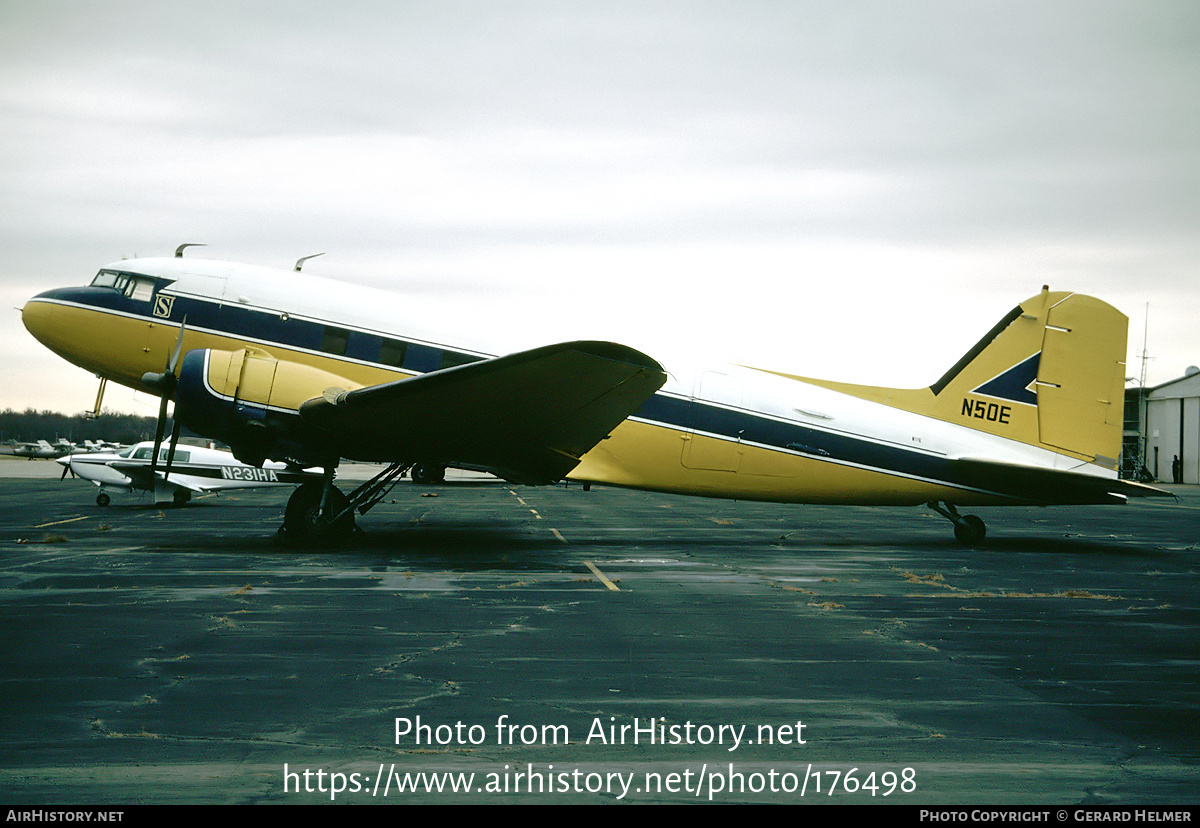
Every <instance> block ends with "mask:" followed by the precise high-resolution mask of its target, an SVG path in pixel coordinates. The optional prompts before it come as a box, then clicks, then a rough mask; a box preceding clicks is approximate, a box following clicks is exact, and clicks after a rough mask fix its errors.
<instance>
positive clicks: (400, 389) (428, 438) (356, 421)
mask: <svg viewBox="0 0 1200 828" xmlns="http://www.w3.org/2000/svg"><path fill="white" fill-rule="evenodd" d="M665 381H666V374H665V373H663V370H662V366H661V365H659V364H658V363H657V362H655V361H654V360H652V359H650V358H649V357H647V356H646V355H645V354H642V353H640V352H638V351H635V350H633V349H632V348H627V347H625V346H623V345H617V344H615V343H611V342H568V343H563V344H559V345H550V346H546V347H544V348H536V349H534V350H531V351H522V352H520V353H516V354H509V355H508V356H503V357H496V358H494V359H487V360H482V361H480V362H473V363H470V364H467V365H460V366H457V367H454V368H446V369H444V370H441V371H434V372H431V373H428V374H423V375H421V376H417V377H411V378H407V379H403V380H397V381H395V382H390V383H385V384H383V385H375V386H370V387H367V388H360V389H356V390H353V391H345V392H339V393H326V394H324V395H322V396H321V397H318V398H315V399H312V400H309V401H307V402H305V403H304V404H303V405H302V406H301V407H300V414H301V416H302V417H303V418H304V419H305V421H306V422H308V423H309V424H311V425H313V426H315V427H316V428H319V429H321V430H322V431H325V432H327V433H328V434H329V435H330V437H331V438H333V439H334V440H335V441H336V442H337V444H338V445H339V447H340V450H341V455H342V456H343V457H351V458H354V459H358V460H374V461H391V460H401V461H413V462H416V461H421V462H438V463H443V464H447V465H456V464H457V465H463V466H468V467H471V468H483V469H488V470H491V471H494V472H496V473H497V474H500V475H501V476H503V477H506V478H508V479H511V480H516V481H519V482H525V483H549V482H553V481H556V480H559V479H561V478H562V477H563V476H564V475H566V473H567V472H569V471H570V470H571V469H573V468H574V467H575V465H576V464H577V463H578V462H579V458H580V457H582V456H583V455H584V454H585V453H586V452H587V451H588V450H589V449H591V448H592V447H593V446H594V445H596V443H598V442H600V441H601V440H603V439H604V438H605V437H606V436H607V435H608V434H609V432H611V431H612V430H613V429H614V428H616V427H617V426H618V425H619V424H620V423H621V422H622V421H623V420H624V419H625V418H626V417H628V416H629V415H630V414H632V413H633V412H634V411H636V410H637V409H638V407H640V406H641V405H642V403H644V402H645V401H646V400H647V399H649V398H650V397H651V396H652V395H653V394H654V392H655V391H657V390H658V389H659V388H660V387H661V386H662V384H663V383H664V382H665Z"/></svg>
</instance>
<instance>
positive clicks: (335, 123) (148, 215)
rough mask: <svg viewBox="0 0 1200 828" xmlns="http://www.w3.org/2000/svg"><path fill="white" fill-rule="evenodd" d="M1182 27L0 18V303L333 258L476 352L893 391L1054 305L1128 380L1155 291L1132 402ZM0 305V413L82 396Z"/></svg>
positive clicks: (405, 15)
mask: <svg viewBox="0 0 1200 828" xmlns="http://www.w3.org/2000/svg"><path fill="white" fill-rule="evenodd" d="M1198 39H1200V3H1196V2H1194V0H1182V1H1181V2H1147V1H1146V0H1140V1H1139V2H1103V0H1085V1H1084V2H1027V3H1022V2H1014V0H1003V2H994V3H992V2H962V0H947V1H946V2H913V1H912V0H906V2H890V1H889V2H852V1H850V0H838V2H810V1H809V0H792V1H791V2H753V0H729V2H701V1H700V0H689V2H653V0H639V1H638V2H614V1H613V0H607V1H606V2H583V1H580V2H571V1H569V0H558V2H504V1H503V0H491V1H490V2H484V1H483V0H479V2H454V1H453V0H435V1H431V2H415V1H414V0H390V1H389V2H355V0H342V2H337V3H331V2H328V1H327V0H321V2H309V3H306V2H269V3H268V2H257V3H256V2H243V1H241V0H239V2H229V3H226V2H214V0H204V2H197V3H188V2H179V0H172V2H159V1H158V0H156V1H155V2H84V0H70V2H53V1H52V0H51V1H50V2H47V0H39V2H37V3H29V2H24V1H21V2H15V1H14V0H0V142H2V144H0V146H2V148H3V151H2V152H0V198H2V199H3V204H4V220H3V222H2V223H0V251H2V253H3V259H2V262H0V290H2V291H3V298H4V300H5V301H6V303H7V306H8V307H10V308H11V307H20V306H21V305H22V304H23V303H24V301H25V300H26V299H28V298H29V297H30V296H32V295H33V294H35V293H37V292H39V291H41V290H45V289H47V288H51V287H57V286H64V285H74V284H82V283H85V282H87V281H88V280H90V278H91V276H92V275H93V274H94V273H95V271H96V270H97V269H98V268H99V267H100V266H102V265H104V264H107V263H109V262H111V261H114V260H117V259H120V258H122V257H126V256H135V255H141V256H148V255H170V253H171V252H172V251H173V250H174V248H175V246H176V245H178V244H179V243H181V242H207V243H208V245H209V247H208V248H205V249H204V251H203V252H202V253H201V254H200V255H205V256H212V257H216V258H222V259H232V260H236V261H247V262H252V263H255V264H267V265H278V266H282V267H290V266H291V264H292V263H293V262H294V261H295V260H296V259H297V258H299V257H300V256H303V255H306V254H310V253H318V252H322V251H324V252H325V253H326V254H327V255H326V256H324V257H323V258H321V259H316V260H313V261H312V262H310V263H309V264H308V265H306V267H305V269H306V271H308V272H311V273H314V274H319V275H327V276H332V277H335V278H339V279H343V280H346V281H352V282H359V283H363V284H368V285H372V286H376V287H382V288H387V289H390V290H394V291H397V292H399V293H401V294H403V295H405V296H406V297H408V299H409V300H410V302H411V307H412V312H413V321H416V322H420V323H421V324H422V325H423V326H431V327H439V326H442V325H444V326H445V327H446V328H447V329H449V330H467V331H471V332H472V334H473V338H475V337H477V336H481V335H482V336H484V337H487V336H489V335H491V334H492V333H495V334H496V335H497V336H499V337H500V338H502V339H503V340H504V341H506V342H514V343H515V344H518V345H520V344H526V345H531V346H532V345H537V344H545V343H548V342H552V341H559V340H563V339H574V338H581V337H585V336H586V337H603V338H607V339H614V340H617V341H622V342H626V343H628V344H631V345H635V346H638V347H642V348H644V349H646V350H647V351H648V352H650V353H651V354H652V355H655V354H656V353H659V350H658V349H660V348H661V349H663V352H665V351H667V350H669V351H671V352H679V351H680V350H683V351H684V352H686V353H697V354H701V353H702V354H707V355H713V356H715V357H717V358H720V359H727V360H729V361H736V362H741V363H745V364H750V365H755V366H760V367H767V368H773V369H778V370H784V371H790V372H793V373H800V374H808V375H813V376H823V377H830V378H834V379H844V380H849V381H855V382H867V383H871V384H880V385H897V386H913V387H915V386H924V385H928V384H929V383H930V382H932V381H933V380H935V379H936V378H937V377H939V376H940V375H941V374H942V373H943V372H944V371H945V370H946V369H947V368H948V367H949V366H950V365H951V364H952V363H953V362H955V361H956V360H957V358H958V357H959V356H960V355H961V354H962V353H963V352H965V351H966V350H967V349H968V348H969V347H970V346H971V345H972V344H973V343H974V342H975V340H976V339H978V338H979V337H980V336H981V335H982V334H983V333H984V332H986V331H987V330H988V329H989V328H990V327H991V326H992V325H993V324H994V323H995V322H996V321H998V320H999V319H1000V318H1001V317H1002V316H1003V315H1004V314H1005V313H1006V312H1007V311H1008V310H1009V309H1010V308H1012V307H1013V306H1014V305H1015V304H1016V303H1017V302H1019V301H1021V300H1023V299H1025V298H1027V297H1029V296H1031V295H1033V294H1035V293H1037V292H1038V291H1039V290H1040V288H1041V286H1042V285H1043V284H1045V283H1048V284H1049V285H1050V286H1051V288H1052V289H1056V290H1057V289H1069V290H1075V291H1080V292H1087V293H1091V294H1094V295H1097V296H1099V297H1101V298H1103V299H1105V300H1106V301H1109V302H1111V303H1112V304H1114V305H1116V306H1117V307H1118V308H1120V309H1121V310H1122V311H1124V312H1125V313H1126V314H1128V315H1129V316H1130V320H1131V324H1130V357H1131V363H1130V365H1129V368H1128V373H1129V374H1130V375H1137V374H1138V373H1139V372H1140V368H1141V364H1140V362H1139V361H1136V360H1135V359H1134V357H1135V355H1137V354H1139V353H1140V352H1141V349H1142V340H1143V327H1144V324H1145V319H1146V306H1147V303H1148V304H1149V343H1148V347H1149V353H1150V355H1151V356H1152V357H1153V359H1152V360H1151V361H1150V362H1149V368H1148V380H1149V384H1156V383H1160V382H1164V381H1166V380H1169V379H1173V378H1175V377H1177V376H1180V375H1182V374H1183V371H1184V368H1185V367H1186V366H1188V365H1190V364H1194V363H1200V341H1198V338H1197V336H1196V334H1195V330H1196V325H1195V322H1196V319H1197V314H1196V308H1197V297H1198V294H1200V278H1197V277H1198V275H1200V273H1198V269H1200V268H1198V262H1200V255H1198V254H1200V232H1198V230H1200V49H1198V48H1197V47H1196V43H1197V40H1198ZM3 320H4V321H3V323H2V324H0V407H15V408H24V407H26V406H33V407H36V408H52V409H57V410H63V411H69V412H75V411H80V410H83V409H85V408H89V407H90V406H91V404H92V401H93V398H94V395H95V380H94V379H93V378H91V377H90V376H89V375H87V374H86V373H85V372H83V371H82V370H80V369H76V368H73V367H71V366H69V365H68V364H67V363H65V362H64V361H62V360H61V359H59V358H58V357H56V356H54V355H53V354H51V353H50V352H48V351H46V350H45V349H44V348H42V346H40V345H39V344H38V343H37V342H36V341H35V340H33V338H32V337H31V336H29V334H28V333H27V332H26V331H25V329H24V327H23V326H22V325H21V323H20V316H19V313H18V312H17V311H15V310H14V311H10V312H9V313H8V314H7V315H6V316H4V317H3ZM404 322H405V320H403V319H398V320H396V323H397V328H398V329H402V328H403V324H404ZM107 404H108V405H109V406H110V407H112V408H115V409H118V410H123V411H135V412H137V413H143V414H153V413H154V412H155V410H156V403H155V401H154V400H153V399H151V398H149V397H146V396H145V395H140V394H139V395H134V394H132V393H131V392H121V393H117V392H114V391H110V395H109V398H108V400H107ZM50 436H53V435H50Z"/></svg>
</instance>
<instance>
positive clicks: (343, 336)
mask: <svg viewBox="0 0 1200 828" xmlns="http://www.w3.org/2000/svg"><path fill="white" fill-rule="evenodd" d="M349 344H350V332H349V331H344V330H342V329H341V328H330V327H326V328H325V333H324V334H323V335H322V336H321V350H322V351H324V352H325V353H327V354H335V355H337V356H345V354H346V346H347V345H349Z"/></svg>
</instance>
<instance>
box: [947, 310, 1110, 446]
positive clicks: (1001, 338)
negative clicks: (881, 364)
mask: <svg viewBox="0 0 1200 828" xmlns="http://www.w3.org/2000/svg"><path fill="white" fill-rule="evenodd" d="M1128 324H1129V320H1128V319H1127V318H1126V317H1125V315H1124V314H1123V313H1121V312H1120V311H1118V310H1117V309H1116V308H1114V307H1113V306H1111V305H1109V304H1106V303H1105V302H1101V301H1100V300H1099V299H1095V298H1093V297H1091V296H1084V295H1082V294H1078V293H1064V292H1057V293H1051V292H1050V291H1049V290H1048V289H1045V290H1043V291H1042V292H1041V293H1040V294H1038V295H1037V296H1034V297H1032V298H1030V299H1028V300H1026V301H1024V302H1022V303H1021V304H1020V306H1018V307H1017V308H1014V309H1013V310H1012V312H1010V313H1009V314H1008V315H1007V316H1005V317H1004V319H1003V320H1001V322H1000V324H999V325H997V326H996V327H995V328H993V329H992V330H991V331H990V332H989V333H988V335H987V336H986V337H984V338H983V339H982V340H980V342H979V343H978V344H977V345H976V346H975V347H974V348H972V349H971V350H970V351H969V352H968V353H967V354H966V356H964V357H963V358H962V359H961V360H959V362H958V363H957V364H955V366H954V367H953V368H951V369H950V371H948V372H947V373H946V375H945V376H943V377H942V378H941V379H940V380H938V381H937V382H936V383H934V384H933V385H932V386H930V391H932V392H933V401H932V407H931V409H930V410H929V411H927V412H924V413H928V414H929V415H930V416H934V417H937V418H938V419H941V420H945V421H947V422H957V423H960V424H962V425H969V426H971V427H973V428H977V429H980V430H982V431H988V432H991V433H993V434H998V435H1000V436H1003V437H1008V438H1010V439H1014V440H1020V441H1022V442H1025V443H1031V444H1034V445H1041V446H1044V447H1045V448H1048V449H1051V450H1054V451H1058V452H1060V453H1067V454H1070V455H1073V456H1076V457H1078V458H1080V459H1086V460H1089V461H1094V462H1096V463H1098V464H1099V465H1102V466H1105V467H1107V468H1113V469H1115V468H1116V467H1117V459H1116V458H1118V457H1119V456H1120V452H1121V429H1122V422H1123V417H1124V397H1125V337H1126V334H1127V329H1128Z"/></svg>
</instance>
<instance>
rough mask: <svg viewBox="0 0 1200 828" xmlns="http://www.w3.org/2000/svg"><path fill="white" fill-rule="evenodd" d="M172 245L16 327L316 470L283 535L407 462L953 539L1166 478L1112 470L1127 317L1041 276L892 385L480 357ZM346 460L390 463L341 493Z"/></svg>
mask: <svg viewBox="0 0 1200 828" xmlns="http://www.w3.org/2000/svg"><path fill="white" fill-rule="evenodd" d="M188 246H190V245H181V246H180V247H179V249H177V250H176V251H175V256H174V257H171V258H149V259H133V260H128V261H121V262H115V263H113V264H110V265H107V266H105V267H103V268H101V269H100V271H99V273H98V274H97V275H96V276H95V278H94V279H93V280H92V282H91V284H90V285H88V286H86V287H69V288H58V289H54V290H49V291H46V292H44V293H41V294H39V295H38V296H35V297H34V298H32V299H31V300H29V302H27V303H26V305H25V307H24V310H23V320H24V323H25V326H26V328H28V329H29V331H30V332H31V333H32V334H33V335H34V336H35V337H36V338H37V339H38V340H40V341H41V342H42V343H43V344H44V345H46V346H47V347H48V348H50V349H51V350H53V351H55V352H56V353H58V354H60V355H61V356H63V357H64V358H66V359H68V360H70V361H71V362H73V363H75V364H76V365H79V366H81V367H83V368H85V369H87V370H88V371H91V372H93V373H96V374H98V375H99V376H100V377H102V378H105V379H111V380H115V381H117V382H120V383H122V384H124V385H127V386H130V387H132V388H136V389H140V390H143V391H149V392H151V393H154V394H156V395H159V396H160V397H161V398H162V403H161V407H160V416H159V427H158V434H157V435H156V439H155V445H156V446H157V445H159V444H161V443H162V441H163V436H164V435H163V432H164V425H165V422H166V410H167V401H168V399H169V398H174V400H175V422H176V423H177V424H178V423H180V422H182V423H184V424H185V425H187V426H188V428H190V429H191V430H193V431H195V432H196V433H199V434H203V435H205V436H207V437H211V438H214V439H218V440H221V441H223V442H225V443H227V444H228V445H229V446H230V447H231V448H232V449H233V453H234V454H235V455H236V456H237V457H238V458H239V459H241V460H243V461H245V462H247V463H249V464H250V465H252V466H261V465H262V463H263V462H264V461H265V460H267V459H268V458H272V459H275V460H279V461H282V462H284V463H286V464H287V465H288V467H289V468H292V469H300V468H305V467H310V466H317V467H320V468H322V469H323V470H324V474H323V478H322V480H321V481H319V482H308V483H305V484H303V485H301V486H299V487H298V488H297V489H296V491H295V492H294V493H293V494H292V496H291V499H290V500H289V502H288V506H287V510H286V514H285V517H284V527H283V528H284V530H285V533H286V534H287V535H288V536H290V537H293V538H299V539H329V538H338V537H341V536H343V535H344V534H346V533H347V532H349V531H350V530H351V529H352V528H353V525H354V512H355V511H356V510H357V511H358V512H359V513H360V514H363V513H365V512H366V511H367V510H368V509H370V508H371V507H372V506H373V505H374V504H375V503H377V502H378V501H379V500H380V499H381V498H382V497H383V496H384V494H385V493H386V492H387V491H388V490H389V489H390V488H391V486H392V485H394V483H395V482H396V481H397V480H398V479H399V478H400V477H401V476H402V475H403V474H404V473H405V472H406V471H407V470H408V469H410V468H414V469H417V470H418V471H420V472H421V473H423V474H430V473H433V474H434V475H436V471H437V470H439V469H444V468H445V467H446V466H457V467H460V468H469V469H478V470H484V471H489V472H492V473H494V474H496V475H498V476H500V477H503V478H506V479H508V480H510V481H515V482H519V483H525V484H547V483H553V482H555V481H558V480H561V479H563V478H567V477H570V478H571V479H576V480H581V481H585V482H593V483H608V484H614V485H619V486H627V487H633V488H641V489H649V490H655V491H663V492H677V493H683V494H690V495H702V496H708V497H726V498H738V499H744V500H763V501H777V502H782V503H830V504H866V505H917V504H922V503H927V504H928V505H929V506H930V507H931V508H933V509H935V510H936V511H937V512H939V513H940V514H942V515H943V516H945V517H946V518H948V519H949V520H950V521H951V522H952V523H953V525H954V532H955V535H956V536H957V537H958V538H959V539H960V540H962V541H963V542H966V543H973V542H977V541H979V540H981V539H982V538H983V536H984V534H985V527H984V524H983V521H982V520H980V519H979V518H978V517H976V516H974V515H960V514H959V512H958V508H957V507H958V506H963V505H972V506H975V505H1004V504H1022V505H1029V504H1042V505H1049V504H1086V503H1121V502H1124V501H1125V498H1126V497H1127V496H1130V495H1158V494H1166V493H1165V492H1161V491H1160V490H1158V489H1153V488H1150V487H1147V486H1141V485H1137V484H1134V483H1130V482H1127V481H1122V480H1119V479H1118V478H1117V459H1116V458H1118V457H1119V456H1120V448H1121V430H1122V420H1123V411H1124V405H1123V399H1124V377H1125V365H1124V360H1125V337H1126V329H1127V324H1128V320H1127V319H1126V317H1125V316H1124V315H1123V314H1122V313H1121V312H1120V311H1118V310H1116V309H1115V308H1113V307H1111V306H1110V305H1108V304H1105V303H1104V302H1102V301H1100V300H1098V299H1094V298H1092V297H1089V296H1084V295H1081V294H1076V293H1069V292H1052V291H1050V290H1049V289H1048V288H1043V290H1042V291H1041V292H1040V293H1038V294H1036V295H1034V296H1033V297H1031V298H1030V299H1027V300H1026V301H1024V302H1022V303H1021V304H1020V305H1018V306H1017V307H1016V308H1014V309H1013V310H1012V311H1010V312H1009V313H1008V314H1007V315H1006V316H1005V317H1004V318H1003V319H1002V320H1001V321H1000V323H999V324H997V325H996V326H995V327H994V328H993V329H992V330H991V331H989V332H988V333H987V334H986V335H985V336H984V337H983V339H982V340H980V342H979V343H978V344H977V345H976V346H975V347H974V348H972V349H971V350H970V351H969V352H968V353H967V354H966V355H965V356H964V357H963V358H962V359H960V360H959V361H958V362H957V363H955V364H954V366H953V367H952V368H950V370H949V371H947V372H946V374H945V375H944V376H942V377H941V379H939V380H938V381H936V382H934V383H933V384H932V385H930V386H929V387H927V388H921V389H915V390H905V389H893V388H877V387H867V386H859V385H850V384H846V383H839V382H832V381H828V380H818V379H811V378H808V377H801V376H795V375H791V374H784V373H778V372H773V371H764V370H758V369H754V368H748V367H743V366H713V367H709V368H704V369H701V370H699V371H696V372H695V373H685V372H684V370H683V369H682V367H678V368H677V367H676V366H675V365H673V364H672V365H671V366H670V367H671V371H670V374H669V375H668V371H667V369H666V368H664V367H663V365H661V364H659V362H657V361H656V360H655V359H652V358H651V357H649V356H647V355H645V354H643V353H640V352H638V351H636V350H633V349H632V348H629V347H626V346H623V345H618V344H615V343H611V342H590V341H589V342H568V343H563V344H557V345H549V346H546V347H542V348H536V349H534V350H529V351H522V352H518V353H510V354H507V355H503V356H497V355H496V354H495V349H490V348H489V347H488V346H486V345H471V346H464V345H463V344H461V343H458V344H454V343H451V342H450V341H448V340H447V339H446V338H444V337H443V336H440V335H435V334H431V333H428V332H422V331H421V330H419V329H418V328H416V327H415V326H410V325H408V324H406V322H405V320H406V319H407V317H408V314H409V311H408V309H407V308H406V306H405V304H404V303H403V301H402V300H401V298H400V297H398V296H395V295H393V294H389V293H387V292H383V291H378V290H371V289H367V288H363V287H357V286H354V285H350V284H346V283H342V282H335V281H330V280H326V279H321V278H316V277H312V276H309V275H307V274H304V273H301V272H299V270H300V267H301V264H302V262H303V261H304V260H303V259H302V260H301V261H300V262H297V263H296V266H295V269H294V270H292V271H287V270H276V269H268V268H263V267H257V266H251V265H243V264H235V263H229V262H220V261H212V260H205V259H198V258H188V257H184V255H183V252H184V249H185V248H186V247H188ZM306 258H308V257H306ZM97 407H98V406H97ZM176 428H178V425H177V426H176ZM176 439H177V434H174V435H172V437H171V440H170V442H171V444H174V442H175V440H176ZM153 455H154V458H155V459H154V460H153V461H152V463H153V464H157V462H158V461H157V455H158V452H157V451H154V452H153ZM340 458H350V459H354V460H361V461H369V462H386V463H388V464H389V465H388V467H387V468H386V469H385V470H384V471H383V472H381V473H380V475H378V476H377V477H376V478H375V479H373V480H371V481H369V482H367V483H365V484H363V485H362V486H360V487H359V488H358V489H356V490H355V491H354V492H353V493H351V494H350V495H349V496H346V495H344V494H342V493H341V492H340V491H339V490H338V489H337V488H336V487H335V486H334V485H333V477H334V473H335V469H336V467H337V465H338V462H339V459H340ZM430 470H433V471H432V472H431V471H430ZM154 473H156V465H152V466H151V474H152V475H153V474H154Z"/></svg>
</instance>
